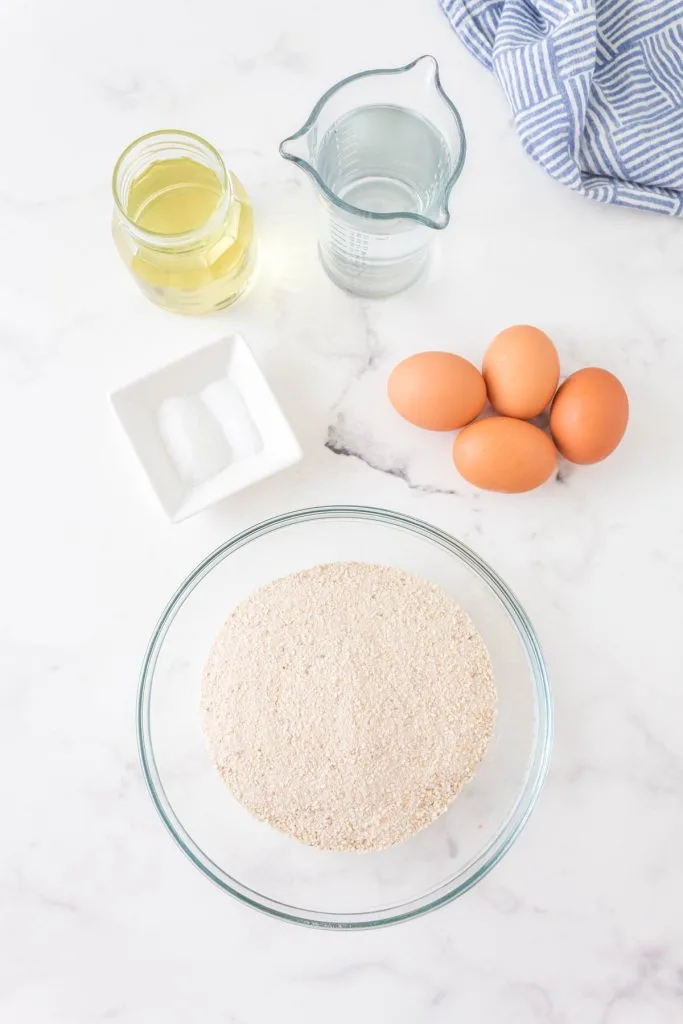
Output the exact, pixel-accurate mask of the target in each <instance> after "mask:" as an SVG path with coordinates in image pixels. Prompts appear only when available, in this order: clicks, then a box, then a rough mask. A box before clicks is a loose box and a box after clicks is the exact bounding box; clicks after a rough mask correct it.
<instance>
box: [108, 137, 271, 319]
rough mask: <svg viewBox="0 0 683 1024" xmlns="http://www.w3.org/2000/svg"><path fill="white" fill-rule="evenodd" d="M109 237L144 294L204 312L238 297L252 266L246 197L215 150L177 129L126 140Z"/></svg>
mask: <svg viewBox="0 0 683 1024" xmlns="http://www.w3.org/2000/svg"><path fill="white" fill-rule="evenodd" d="M112 187H113V191H114V203H115V206H114V218H113V225H112V231H113V235H114V241H115V242H116V246H117V248H118V250H119V252H120V254H121V256H122V258H123V261H124V263H125V264H126V266H127V267H128V269H129V270H130V272H131V274H132V275H133V277H134V278H135V280H136V281H137V283H138V285H139V286H140V288H141V289H142V291H143V292H144V293H145V295H146V296H147V298H148V299H151V301H152V302H155V303H156V304H157V305H158V306H162V307H163V308H164V309H168V310H171V311H172V312H176V313H210V312H212V311H213V310H217V309H224V308H225V307H226V306H230V305H231V304H232V303H233V302H235V301H236V300H237V299H238V298H239V297H240V296H241V295H243V294H244V292H245V290H246V289H247V287H248V285H249V284H250V282H251V280H252V277H253V274H254V270H255V265H256V242H255V237H254V217H253V211H252V207H251V203H250V202H249V198H248V196H247V194H246V192H245V190H244V188H243V186H242V184H241V182H240V181H239V180H238V178H237V177H236V175H235V174H233V172H232V171H229V170H227V169H226V167H225V164H224V163H223V160H222V158H221V156H220V154H219V153H218V151H217V150H215V149H214V148H213V146H211V145H209V143H208V142H206V141H205V140H204V139H201V138H199V136H197V135H193V134H191V133H190V132H183V131H158V132H152V133H150V134H149V135H143V137H142V138H140V139H137V140H136V141H135V142H133V143H131V145H130V146H128V148H127V149H126V150H124V152H123V153H122V154H121V156H120V157H119V160H118V163H117V164H116V167H115V168H114V177H113V182H112Z"/></svg>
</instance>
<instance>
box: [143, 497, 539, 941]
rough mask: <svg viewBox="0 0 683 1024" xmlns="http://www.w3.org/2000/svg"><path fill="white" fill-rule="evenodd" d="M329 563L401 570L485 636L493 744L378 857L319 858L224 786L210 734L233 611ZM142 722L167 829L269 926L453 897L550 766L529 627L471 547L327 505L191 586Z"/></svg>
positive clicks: (223, 556)
mask: <svg viewBox="0 0 683 1024" xmlns="http://www.w3.org/2000/svg"><path fill="white" fill-rule="evenodd" d="M333 561H359V562H377V563H383V564H386V565H392V566H395V567H397V568H400V569H404V570H406V571H408V572H412V573H414V574H416V575H418V576H420V577H422V578H423V579H427V580H430V581H431V582H433V583H436V584H438V585H439V586H441V587H443V589H444V590H446V591H447V592H448V593H449V594H451V595H452V597H453V598H454V599H455V600H456V601H457V602H458V603H459V604H460V605H461V606H462V607H463V608H464V609H465V610H466V611H467V612H469V614H470V615H471V616H472V619H473V620H474V622H475V624H476V626H477V628H478V630H479V632H480V633H481V634H482V636H483V638H484V641H485V642H486V645H487V646H488V649H489V653H490V655H491V659H492V662H493V669H494V673H495V680H496V686H497V689H498V718H497V721H496V728H495V733H494V737H493V740H492V742H491V745H490V747H489V749H488V752H487V754H486V756H485V758H484V760H483V761H482V763H481V765H480V766H479V769H478V770H477V772H476V774H475V776H474V778H473V779H472V780H471V781H470V782H469V783H468V784H467V786H465V788H464V789H463V790H462V792H461V793H460V794H459V795H458V796H457V797H456V798H455V800H454V801H453V803H452V804H451V806H450V808H449V809H448V810H447V811H446V813H445V814H443V815H442V816H441V817H440V818H438V819H437V820H436V821H434V822H433V823H432V824H431V825H430V826H429V827H428V828H426V829H424V830H423V831H422V832H419V833H418V834H417V835H415V836H413V837H412V838H411V839H408V840H406V841H405V842H403V843H400V844H399V845H398V846H395V847H393V848H391V849H388V850H382V851H380V852H377V853H330V852H326V851H321V850H316V849H313V848H311V847H307V846H303V845H302V844H300V843H298V842H296V840H294V839H290V838H289V837H287V836H285V835H283V834H281V833H279V832H278V831H276V830H275V829H274V828H272V827H271V826H269V825H267V824H264V823H263V822H260V821H257V820H256V819H255V818H253V817H252V816H251V815H250V814H249V812H248V811H246V810H245V809H244V808H243V807H242V806H241V805H240V804H239V803H238V802H237V801H236V800H235V799H234V798H233V797H232V796H231V794H230V793H229V791H228V790H227V789H226V788H225V786H224V784H223V783H222V781H221V779H220V778H219V776H218V773H217V772H216V770H215V769H214V767H213V765H212V763H211V761H210V759H209V756H208V753H207V750H206V746H205V743H204V737H203V734H202V729H201V721H200V712H199V691H200V679H201V673H202V669H203V665H204V661H205V659H206V656H207V654H208V651H209V647H210V645H211V642H212V640H213V638H214V635H215V634H216V632H217V631H218V629H219V627H220V626H221V625H222V623H223V622H224V621H225V619H226V617H227V616H228V614H229V613H230V612H231V610H232V609H233V608H234V607H235V605H237V604H238V603H239V602H240V601H242V600H243V599H244V598H245V597H246V596H247V595H248V594H250V593H251V592H252V591H253V590H255V589H256V588H257V587H259V586H261V585H262V584H264V583H267V582H269V581H270V580H272V579H275V578H277V577H279V576H285V575H287V574H289V573H292V572H297V571H298V570H301V569H305V568H308V567H310V566H313V565H318V564H320V563H322V562H333ZM137 726H138V740H139V744H140V756H141V760H142V768H143V771H144V775H145V779H146V781H147V785H148V787H149V790H150V793H151V795H152V799H153V801H154V803H155V805H156V808H157V810H158V811H159V814H160V815H161V818H162V821H163V822H164V824H165V825H166V827H167V828H168V830H169V832H170V833H171V835H172V836H173V838H174V839H175V840H176V842H177V843H178V845H179V846H180V848H181V849H182V850H184V852H185V853H186V854H187V856H188V857H189V858H190V860H192V861H193V862H194V863H195V864H196V865H197V867H198V868H199V869H200V870H201V871H203V872H204V874H205V875H206V876H207V877H208V878H210V879H211V880H212V881H214V882H215V883H216V884H217V885H218V886H220V888H221V889H223V890H225V891H226V892H229V893H231V894H232V895H233V896H236V897H237V898H238V899H240V900H242V901H243V902H244V903H246V904H248V905H249V906H251V907H255V908H257V909H259V910H263V911H265V912H266V913H268V914H272V915H273V916H274V917H278V918H281V919H284V920H287V921H295V922H298V923H300V924H307V925H315V926H318V927H322V928H367V927H372V926H376V925H384V924H391V923H394V922H398V921H405V920H407V919H409V918H411V917H416V916H418V915H419V914H424V913H426V912H427V911H429V910H434V909H435V908H436V907H439V906H442V905H443V904H445V903H448V902H449V901H450V900H453V899H455V898H456V896H460V895H462V893H464V892H466V891H467V890H468V889H470V888H471V887H472V886H473V885H475V884H476V883H477V882H478V881H480V879H482V878H483V877H484V875H486V874H487V872H489V871H490V870H491V868H492V867H493V866H494V865H495V864H497V863H498V861H499V860H500V859H501V857H502V856H503V855H504V854H505V852H506V851H507V850H509V849H510V846H511V845H512V843H513V842H514V840H515V839H516V837H517V836H518V835H519V833H520V831H521V829H522V827H523V825H524V823H525V822H526V820H527V818H528V817H529V815H530V813H531V811H532V809H533V807H534V804H535V803H536V800H537V798H538V794H539V792H540V789H541V786H542V784H543V780H544V778H545V775H546V772H547V769H548V762H549V758H550V748H551V737H552V708H551V698H550V689H549V683H548V675H547V671H546V667H545V663H544V661H543V656H542V654H541V650H540V647H539V643H538V640H537V638H536V634H535V633H534V630H533V627H532V625H531V623H530V622H529V620H528V618H527V616H526V614H525V613H524V610H523V609H522V608H521V606H520V605H519V603H518V601H517V600H516V598H515V597H514V595H513V594H512V593H511V592H510V590H509V589H508V587H507V586H506V585H505V583H503V581H502V580H501V579H500V577H499V576H497V575H496V573H495V572H494V571H493V570H492V569H491V568H489V566H488V565H487V564H486V563H485V562H483V561H482V560H481V559H480V558H479V557H478V556H477V555H475V554H474V552H473V551H470V549H469V548H468V547H466V546H465V545H464V544H461V543H460V542H459V541H457V540H454V538H453V537H450V536H449V535H448V534H447V533H444V532H443V531H441V530H438V529H436V528H435V527H433V526H429V525H428V524H427V523H423V522H421V521H420V520H419V519H413V518H411V517H410V516H405V515H401V514H399V513H397V512H388V511H385V510H383V509H375V508H360V507H354V506H329V507H323V508H311V509H303V510H300V511H296V512H289V513H287V514H285V515H281V516H277V517H275V518H274V519H269V520H267V521H265V522H263V523H258V524H257V525H256V526H253V527H251V528H249V529H248V530H244V531H243V532H242V533H239V534H237V536H235V537H233V538H232V539H231V540H229V541H227V542H226V543H225V544H222V545H221V546H220V547H219V548H218V549H217V550H216V551H214V552H213V553H212V554H211V555H209V556H208V557H207V558H205V559H204V561H203V562H201V563H200V564H199V565H198V566H197V568H196V569H195V570H194V571H193V572H192V573H191V574H190V575H189V576H188V577H187V579H186V580H185V581H184V582H183V583H182V585H181V586H180V587H179V589H178V590H177V591H176V593H175V594H174V596H173V597H172V598H171V600H170V601H169V603H168V605H167V607H166V608H165V610H164V612H163V614H162V616H161V618H160V620H159V622H158V624H157V627H156V629H155V630H154V633H153V635H152V639H151V641H150V644H149V647H148V649H147V653H146V654H145V659H144V663H143V666H142V674H141V679H140V689H139V694H138V709H137Z"/></svg>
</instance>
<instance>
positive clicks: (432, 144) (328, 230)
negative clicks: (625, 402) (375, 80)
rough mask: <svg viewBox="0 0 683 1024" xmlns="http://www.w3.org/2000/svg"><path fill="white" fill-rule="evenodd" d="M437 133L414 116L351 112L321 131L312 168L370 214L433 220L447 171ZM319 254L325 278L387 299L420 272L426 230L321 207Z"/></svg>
mask: <svg viewBox="0 0 683 1024" xmlns="http://www.w3.org/2000/svg"><path fill="white" fill-rule="evenodd" d="M452 164H453V160H452V155H451V152H450V149H449V147H448V145H447V143H446V140H445V139H444V137H443V135H442V134H441V132H440V131H439V130H438V129H437V128H436V127H435V126H434V125H433V124H431V123H430V122H429V121H427V120H426V119H425V118H424V117H422V116H421V115H420V114H418V113H416V112H415V111H412V110H408V109H406V108H404V107H398V106H391V105H388V104H387V105H384V104H382V105H373V106H366V107H358V108H356V109H355V110H351V111H349V112H348V113H347V114H344V115H343V116H342V117H340V118H339V119H338V120H337V121H335V122H334V123H333V124H332V126H331V127H330V128H329V129H328V130H327V132H326V133H325V135H324V137H323V139H322V141H321V142H320V145H319V147H318V149H317V153H316V168H317V170H318V173H319V174H320V177H321V178H322V180H323V181H324V182H325V184H326V185H327V187H328V188H329V189H330V191H331V192H333V193H334V194H335V195H336V196H337V197H339V198H340V199H343V200H344V201H345V202H346V203H348V204H349V205H351V206H353V207H356V208H357V209H358V210H362V211H367V212H369V213H393V214H400V213H420V214H423V215H424V216H426V217H433V216H437V214H438V211H439V210H440V208H441V200H442V198H443V193H444V187H445V184H446V182H447V181H448V179H449V177H450V175H451V173H452ZM325 219H326V223H324V224H323V231H322V234H321V242H320V248H321V256H322V259H323V263H324V265H325V267H326V269H327V271H328V273H329V274H330V276H331V277H332V278H333V280H335V281H336V282H337V283H338V284H340V285H341V286H342V287H345V288H347V289H349V290H350V291H353V292H356V293H358V294H365V295H388V294H391V293H392V292H396V291H400V290H401V289H402V288H405V287H407V285H408V284H411V283H412V281H413V280H414V279H415V278H416V277H418V276H419V274H420V273H421V271H422V269H423V267H424V265H425V262H426V259H427V255H428V246H429V243H430V242H431V240H432V235H433V229H432V228H429V227H426V226H425V225H422V224H420V223H419V222H416V221H413V220H410V219H405V218H403V219H401V218H400V217H399V218H396V219H391V220H372V219H370V218H368V217H363V216H362V214H353V213H349V212H348V211H344V210H340V209H339V208H338V207H336V206H334V205H333V204H332V203H330V202H326V203H325Z"/></svg>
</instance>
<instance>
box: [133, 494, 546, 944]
mask: <svg viewBox="0 0 683 1024" xmlns="http://www.w3.org/2000/svg"><path fill="white" fill-rule="evenodd" d="M328 519H354V520H369V521H371V522H376V523H377V522H378V523H382V524H384V525H387V526H393V527H398V528H399V529H404V530H407V531H409V532H411V533H413V534H416V535H418V536H421V537H422V538H423V539H425V540H427V541H431V542H433V543H435V544H436V545H437V546H440V547H442V548H444V549H445V550H446V551H447V552H448V553H449V554H451V555H454V556H455V557H457V558H459V559H460V560H461V561H463V562H464V563H465V565H466V566H468V568H470V569H471V570H472V571H473V572H474V573H475V574H476V575H477V576H479V578H480V579H481V580H482V581H483V582H484V583H486V584H487V586H488V587H489V589H490V590H491V591H492V592H493V595H494V596H495V597H496V598H497V599H498V601H499V602H500V603H501V604H502V605H503V607H504V609H505V610H506V612H507V613H508V615H509V616H510V618H511V619H512V622H513V624H514V625H515V627H516V629H517V633H518V635H519V637H520V639H521V641H522V644H523V646H524V649H525V653H526V655H527V658H528V661H529V668H530V671H531V674H532V677H533V682H534V684H535V696H536V710H537V716H538V722H537V729H536V735H535V739H534V746H533V749H532V752H531V756H530V760H529V764H528V768H527V776H526V780H525V783H524V786H523V787H522V789H521V791H520V793H519V795H518V796H517V799H516V801H515V803H514V804H513V806H512V809H511V811H510V813H509V814H508V816H507V818H506V820H505V822H504V824H503V826H502V827H501V828H500V829H499V830H498V832H497V833H496V835H495V836H494V838H493V839H492V840H491V841H490V842H489V843H488V845H487V846H486V847H485V848H484V849H483V850H482V851H481V852H480V853H479V855H478V856H477V858H476V860H475V861H474V864H473V870H471V871H470V872H469V873H468V875H467V876H466V877H465V878H464V879H463V880H462V881H460V882H458V883H457V884H453V882H452V881H451V882H448V881H446V882H444V883H441V884H439V885H438V886H436V887H435V888H434V889H432V890H431V891H430V892H428V893H425V894H423V895H422V896H418V897H415V898H414V899H411V900H408V901H405V902H403V903H400V904H396V905H394V906H388V907H387V906H384V907H379V908H375V909H372V910H367V911H349V912H327V911H325V912H320V911H316V910H311V909H310V908H303V907H294V906H290V905H289V904H286V903H282V902H281V901H278V900H274V899H271V898H270V897H268V896H265V895H264V894H262V893H258V892H256V891H255V890H253V889H251V888H249V887H248V886H246V885H242V883H240V882H239V881H238V880H237V879H235V878H233V877H232V876H230V875H228V874H227V872H225V871H223V870H222V868H221V867H220V866H219V865H218V864H216V863H215V862H214V861H212V860H211V858H209V857H208V856H207V855H206V854H205V853H204V851H203V850H202V849H201V848H200V847H199V845H198V844H197V843H195V841H194V840H193V839H192V837H191V836H190V835H189V833H188V832H187V831H186V830H185V828H184V826H183V825H182V823H181V822H180V820H179V819H178V818H177V816H176V814H175V812H174V810H173V807H172V804H171V802H170V800H169V799H168V797H167V796H166V793H165V790H164V786H163V783H162V781H161V776H160V774H159V771H158V768H157V765H156V760H155V756H154V748H153V744H152V739H151V727H150V700H151V690H152V684H153V680H154V670H155V666H156V662H157V659H158V657H159V653H160V651H161V647H162V645H163V642H164V639H165V637H166V634H167V633H168V630H169V628H170V626H171V623H172V622H173V619H174V618H175V616H176V614H177V612H178V611H179V609H180V607H181V606H182V605H183V604H184V602H185V600H186V599H187V598H188V597H189V595H190V594H191V593H192V591H193V590H194V589H195V588H196V587H197V586H198V584H199V583H200V582H201V581H202V579H203V578H204V577H205V576H206V575H208V573H209V572H211V570H212V569H214V568H215V567H216V566H217V565H218V564H220V562H222V561H223V560H224V559H225V558H227V557H228V555H230V554H231V553H232V552H234V551H237V550H239V549H240V548H242V547H244V546H245V545H246V544H249V543H251V542H252V541H254V540H258V539H259V538H261V537H264V536H266V535H267V534H269V533H272V532H274V531H277V530H281V529H283V528H285V527H287V526H293V525H297V524H301V523H305V522H314V521H318V520H328ZM136 727H137V739H138V751H139V756H140V763H141V766H142V773H143V776H144V779H145V783H146V785H147V788H148V790H149V793H150V796H151V798H152V802H153V803H154V806H155V807H156V810H157V812H158V814H159V816H160V818H161V820H162V822H163V824H164V826H165V827H166V829H167V830H168V832H169V833H170V834H171V836H172V837H173V839H174V840H175V841H176V843H177V844H178V846H179V847H180V849H181V850H182V851H183V852H184V853H185V855H186V856H187V857H188V858H189V859H190V860H191V861H192V863H193V864H195V866H196V867H198V868H199V870H200V871H201V872H202V873H203V874H204V875H205V876H206V877H207V878H209V879H210V880H211V881H212V882H214V883H215V884H216V885H218V887H219V888H220V889H222V890H223V891H224V892H228V893H230V895H232V896H234V897H235V898H236V899H238V900H240V901H241V902H242V903H245V904H246V905H247V906H250V907H253V908H254V909H256V910H260V911H262V912H263V913H266V914H268V915H270V916H271V917H275V918H277V919H279V920H281V921H282V920H284V921H289V922H292V923H295V924H301V925H307V926H310V927H317V928H324V929H341V930H359V929H364V928H377V927H381V926H385V925H389V924H398V923H399V922H402V921H408V920H410V919H411V918H415V917H420V916H422V915H423V914H427V913H429V912H430V911H432V910H436V909H437V908H438V907H442V906H445V905H446V904H447V903H450V902H451V901H453V900H455V899H457V898H458V897H459V896H462V895H464V893H466V892H468V890H469V889H471V888H472V887H473V886H474V885H476V884H477V883H478V882H480V881H481V879H482V878H484V877H485V876H486V875H487V874H488V873H489V871H491V870H492V869H493V868H494V867H495V866H496V864H498V863H499V862H500V860H501V859H502V858H503V857H504V856H505V854H506V853H507V852H508V850H509V849H510V847H511V846H512V844H513V843H514V841H515V839H516V838H517V837H518V836H519V834H520V832H521V831H522V829H523V828H524V826H525V824H526V822H527V821H528V819H529V816H530V815H531V812H532V810H533V809H534V807H535V805H536V802H537V800H538V797H539V795H540V792H541V789H542V787H543V783H544V781H545V778H546V776H547V773H548V768H549V764H550V755H551V750H552V739H553V708H552V696H551V690H550V680H549V676H548V671H547V668H546V664H545V660H544V658H543V653H542V651H541V646H540V643H539V641H538V637H537V636H536V632H535V630H534V628H533V626H532V625H531V621H530V620H529V618H528V616H527V614H526V612H525V611H524V609H523V607H522V605H521V604H520V602H519V601H518V600H517V598H516V597H515V595H514V594H513V592H512V591H511V590H510V588H509V587H508V586H507V584H506V583H505V582H504V581H503V580H502V578H501V577H500V576H499V575H498V574H497V573H496V572H495V571H494V570H493V569H492V568H491V567H490V566H489V565H488V564H487V563H486V562H485V561H484V560H483V559H482V558H480V557H479V555H477V554H476V553H475V552H474V551H473V550H472V549H471V548H469V547H468V546H467V545H466V544H463V543H462V541H459V540H456V538H454V537H452V536H451V535H450V534H448V533H446V532H445V531H444V530H441V529H439V528H438V527H436V526H432V525H431V524H429V523H426V522H424V521H423V520H421V519H417V518H415V517H414V516H410V515H406V514H405V513H402V512H393V511H390V510H389V509H383V508H376V507H373V506H364V505H321V506H313V507H310V508H302V509H294V510H292V511H290V512H284V513H282V514H280V515H276V516H272V517H271V518H269V519H265V520H262V521H261V522H258V523H255V524H254V525H253V526H250V527H247V528H246V529H244V530H241V531H240V532H239V533H237V534H235V535H234V536H233V537H231V538H229V539H228V540H227V541H224V542H223V543H222V544H220V545H219V546H218V547H217V548H215V549H214V550H213V551H212V552H211V553H210V554H208V555H207V556H206V557H205V558H204V559H203V560H202V561H201V562H200V563H199V564H198V565H197V566H196V567H195V568H194V569H193V570H192V572H190V573H189V575H188V576H186V578H185V579H184V580H183V582H182V583H181V584H180V586H179V587H178V588H177V590H176V591H175V593H174V594H173V596H172V597H171V599H170V600H169V601H168V603H167V604H166V607H165V608H164V610H163V612H162V613H161V616H160V618H159V620H158V621H157V624H156V626H155V628H154V630H153V632H152V636H151V638H150V641H149V643H148V645H147V650H146V651H145V655H144V658H143V661H142V667H141V670H140V678H139V685H138V694H137V708H136Z"/></svg>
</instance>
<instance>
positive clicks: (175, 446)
mask: <svg viewBox="0 0 683 1024" xmlns="http://www.w3.org/2000/svg"><path fill="white" fill-rule="evenodd" d="M111 403H112V406H113V408H114V412H115V413H116V416H117V417H118V419H119V421H120V423H121V425H122V427H123V429H124V430H125V432H126V434H127V435H128V439H129V441H130V443H131V445H132V446H133V449H134V451H135V454H136V455H137V457H138V461H139V462H140V464H141V466H142V468H143V469H144V471H145V474H146V476H147V478H148V480H149V482H150V483H151V485H152V487H153V489H154V491H155V493H156V496H157V498H158V499H159V502H160V503H161V506H162V508H163V510H164V512H165V513H166V515H167V516H168V518H169V519H170V520H171V522H173V523H178V522H180V521H181V520H183V519H187V518H188V517H189V516H192V515H195V513H197V512H201V511H202V509H205V508H208V506H209V505H213V504H215V503H216V502H217V501H221V500H222V499H223V498H227V497H228V496H229V495H231V494H236V493H237V491H241V490H243V489H244V488H245V487H249V486H250V485H251V484H253V483H256V481H258V480H264V479H265V478H266V477H269V476H272V475H273V474H274V473H277V472H279V471H280V470H282V469H286V468H287V467H288V466H292V465H294V464H295V463H296V462H299V460H300V459H301V457H302V451H301V447H300V445H299V443H298V441H297V439H296V437H295V436H294V433H293V431H292V429H291V427H290V426H289V423H288V422H287V420H286V419H285V416H284V414H283V412H282V410H281V408H280V406H279V404H278V402H277V399H276V398H275V395H274V394H273V392H272V391H271V389H270V387H269V385H268V383H267V381H266V379H265V377H264V376H263V374H262V372H261V370H260V369H259V367H258V364H257V363H256V360H255V359H254V356H253V355H252V352H251V349H250V348H249V346H248V345H247V343H246V342H245V341H244V339H243V338H242V337H241V336H240V335H238V334H234V335H231V336H230V337H227V338H221V340H220V341H216V342H213V343H212V344H211V345H206V346H205V347H204V348H200V349H198V350H197V351H196V352H192V353H190V354H189V355H187V356H184V357H183V358H182V359H178V360H176V361H175V362H173V363H168V364H167V365H166V366H162V367H160V368H159V369H158V370H154V371H153V372H152V373H149V374H147V375H146V376H144V377H141V378H140V379H139V380H136V381H133V383H131V384H128V385H127V386H126V387H124V388H121V389H120V390H118V391H115V392H113V393H112V395H111Z"/></svg>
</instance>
